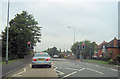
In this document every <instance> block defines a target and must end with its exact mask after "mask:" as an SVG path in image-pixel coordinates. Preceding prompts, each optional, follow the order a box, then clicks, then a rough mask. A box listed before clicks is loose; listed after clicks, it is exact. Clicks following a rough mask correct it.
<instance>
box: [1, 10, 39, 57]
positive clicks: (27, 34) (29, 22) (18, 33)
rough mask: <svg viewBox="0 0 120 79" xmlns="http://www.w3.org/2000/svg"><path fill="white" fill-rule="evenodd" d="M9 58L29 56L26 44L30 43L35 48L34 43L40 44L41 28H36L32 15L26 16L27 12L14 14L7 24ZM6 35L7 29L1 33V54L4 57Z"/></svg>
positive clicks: (36, 23)
mask: <svg viewBox="0 0 120 79" xmlns="http://www.w3.org/2000/svg"><path fill="white" fill-rule="evenodd" d="M9 25H10V27H9V44H8V45H9V58H10V59H14V58H15V57H17V58H21V57H24V55H27V54H29V51H30V50H29V49H28V48H27V42H31V46H32V47H33V46H35V45H36V42H40V37H41V33H40V30H41V27H39V26H37V25H38V22H37V21H35V19H34V17H33V15H31V14H28V12H27V11H22V13H20V14H16V15H15V17H14V18H13V19H12V20H10V22H9ZM6 33H7V28H5V30H4V31H3V32H2V48H3V49H2V50H3V51H2V54H3V57H5V51H6Z"/></svg>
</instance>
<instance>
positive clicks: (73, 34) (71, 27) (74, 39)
mask: <svg viewBox="0 0 120 79" xmlns="http://www.w3.org/2000/svg"><path fill="white" fill-rule="evenodd" d="M68 28H71V29H73V35H74V43H75V28H74V27H70V26H68Z"/></svg>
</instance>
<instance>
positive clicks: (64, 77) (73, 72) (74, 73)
mask: <svg viewBox="0 0 120 79" xmlns="http://www.w3.org/2000/svg"><path fill="white" fill-rule="evenodd" d="M75 73H76V71H75V72H72V73H70V74H68V75H65V76H64V77H63V78H65V77H68V76H70V75H73V74H75Z"/></svg>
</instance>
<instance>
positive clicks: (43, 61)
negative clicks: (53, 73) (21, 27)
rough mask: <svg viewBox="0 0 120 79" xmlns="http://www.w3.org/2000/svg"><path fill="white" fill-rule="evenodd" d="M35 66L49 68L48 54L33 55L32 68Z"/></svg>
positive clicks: (49, 58) (49, 59)
mask: <svg viewBox="0 0 120 79" xmlns="http://www.w3.org/2000/svg"><path fill="white" fill-rule="evenodd" d="M35 66H49V67H50V68H51V57H50V56H49V54H48V53H35V54H34V56H33V58H32V68H34V67H35Z"/></svg>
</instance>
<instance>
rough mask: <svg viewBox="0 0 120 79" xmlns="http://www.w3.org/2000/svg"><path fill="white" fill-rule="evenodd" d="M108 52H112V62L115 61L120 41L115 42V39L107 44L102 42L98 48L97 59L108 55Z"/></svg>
mask: <svg viewBox="0 0 120 79" xmlns="http://www.w3.org/2000/svg"><path fill="white" fill-rule="evenodd" d="M110 52H112V59H113V60H115V59H116V56H117V55H118V54H119V55H120V40H117V38H116V37H115V38H114V39H113V40H111V41H110V42H108V43H107V42H105V41H103V42H102V43H101V44H100V45H99V46H98V57H102V56H105V55H106V54H107V53H110Z"/></svg>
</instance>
